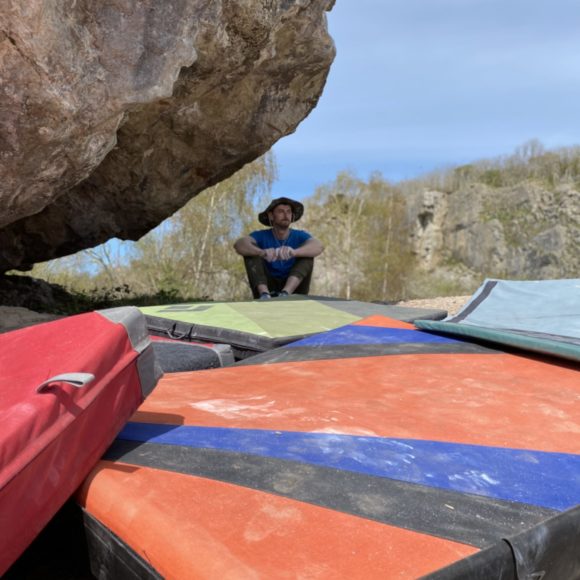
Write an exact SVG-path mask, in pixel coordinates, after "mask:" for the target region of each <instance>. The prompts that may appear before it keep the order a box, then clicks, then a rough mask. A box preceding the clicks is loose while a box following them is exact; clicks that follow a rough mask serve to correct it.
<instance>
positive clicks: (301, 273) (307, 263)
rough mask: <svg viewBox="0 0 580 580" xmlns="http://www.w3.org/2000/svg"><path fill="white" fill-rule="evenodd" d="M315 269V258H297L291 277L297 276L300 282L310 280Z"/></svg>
mask: <svg viewBox="0 0 580 580" xmlns="http://www.w3.org/2000/svg"><path fill="white" fill-rule="evenodd" d="M313 269H314V258H296V262H294V266H293V267H292V271H291V272H290V276H296V278H300V280H304V279H305V278H308V277H309V276H310V275H311V274H312V270H313Z"/></svg>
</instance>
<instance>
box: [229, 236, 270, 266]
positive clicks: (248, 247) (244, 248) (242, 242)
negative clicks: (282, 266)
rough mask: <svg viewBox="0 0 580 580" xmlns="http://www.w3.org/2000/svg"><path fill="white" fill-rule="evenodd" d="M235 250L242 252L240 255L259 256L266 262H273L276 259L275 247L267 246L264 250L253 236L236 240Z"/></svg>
mask: <svg viewBox="0 0 580 580" xmlns="http://www.w3.org/2000/svg"><path fill="white" fill-rule="evenodd" d="M234 250H235V251H236V252H237V253H238V254H240V256H246V257H248V258H249V257H252V256H259V257H260V258H264V260H266V262H273V261H274V260H275V259H276V250H275V249H274V248H267V249H265V250H263V249H262V248H260V247H259V246H258V244H257V242H256V240H254V238H252V236H244V237H243V238H240V239H239V240H237V241H236V243H235V244H234Z"/></svg>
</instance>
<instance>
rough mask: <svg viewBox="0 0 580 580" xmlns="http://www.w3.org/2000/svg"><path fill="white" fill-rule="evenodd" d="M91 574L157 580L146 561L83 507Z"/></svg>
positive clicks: (110, 579)
mask: <svg viewBox="0 0 580 580" xmlns="http://www.w3.org/2000/svg"><path fill="white" fill-rule="evenodd" d="M83 522H84V526H85V534H86V538H87V544H88V548H89V558H90V563H91V573H92V575H93V576H94V577H95V578H99V579H103V580H105V579H106V580H161V579H162V578H163V576H161V575H160V574H159V573H158V572H157V571H156V570H155V569H154V568H153V567H152V566H151V565H150V564H149V563H148V562H146V561H145V560H144V559H143V558H141V556H139V555H138V554H137V553H136V552H134V551H133V549H132V548H131V547H129V546H128V545H127V544H126V543H125V542H123V540H121V538H119V536H117V535H116V534H114V533H113V532H112V531H111V530H109V528H107V527H106V526H104V525H103V524H102V523H101V522H99V521H98V520H97V519H96V518H94V517H93V516H92V515H91V514H89V513H88V512H87V511H86V510H84V509H83Z"/></svg>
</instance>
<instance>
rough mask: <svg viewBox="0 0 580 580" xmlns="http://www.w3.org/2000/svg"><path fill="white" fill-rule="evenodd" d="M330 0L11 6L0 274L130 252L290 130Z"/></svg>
mask: <svg viewBox="0 0 580 580" xmlns="http://www.w3.org/2000/svg"><path fill="white" fill-rule="evenodd" d="M333 3H334V0H278V1H272V0H246V1H244V2H239V1H238V0H212V1H211V2H210V1H207V0H164V1H163V2H158V1H156V0H142V1H140V2H131V1H127V0H108V1H107V2H91V1H89V0H70V1H66V0H59V1H56V2H50V3H47V2H44V1H43V0H28V1H27V2H21V1H20V0H5V1H4V2H3V4H2V7H1V8H0V75H1V78H2V83H1V84H0V108H1V110H2V115H1V116H0V228H1V229H0V271H2V270H4V271H5V270H7V269H10V268H21V269H24V268H26V267H27V266H29V265H31V264H33V263H34V262H37V261H42V260H46V259H50V258H54V257H58V256H62V255H66V254H70V253H73V252H75V251H77V250H80V249H82V248H86V247H91V246H94V245H97V244H99V243H101V242H104V241H106V240H107V239H109V238H111V237H118V238H121V239H138V238H139V237H141V236H142V235H144V234H145V233H147V232H148V231H149V230H150V229H151V228H153V227H155V226H156V225H157V224H159V223H160V222H161V221H162V220H163V219H165V218H166V217H168V216H169V215H171V214H172V213H174V212H175V211H176V210H178V209H179V208H180V207H182V206H183V205H184V204H185V203H186V202H187V201H188V200H189V199H191V198H192V197H193V196H195V195H196V194H197V193H199V192H200V191H202V190H203V189H204V188H206V187H208V186H210V185H212V184H214V183H217V182H219V181H220V180H222V179H225V178H226V177H228V176H230V175H231V174H232V173H233V172H235V171H236V170H237V169H239V168H240V167H241V166H243V165H244V164H245V163H247V162H249V161H251V160H253V159H255V158H256V157H258V156H260V155H261V154H263V153H265V152H266V151H267V150H268V149H269V148H270V147H271V146H272V144H273V143H274V142H276V141H277V140H278V139H280V138H281V137H283V136H284V135H287V134H289V133H291V132H293V131H294V130H295V129H296V127H297V125H298V123H299V122H300V121H301V120H302V119H303V118H304V117H305V116H306V115H308V113H309V112H310V111H311V110H312V108H313V107H315V105H316V103H317V100H318V98H319V96H320V94H321V92H322V89H323V86H324V83H325V80H326V76H327V73H328V70H329V66H330V64H331V62H332V59H333V57H334V46H333V43H332V40H331V39H330V37H329V35H328V32H327V28H326V18H325V11H327V10H329V9H330V8H331V7H332V5H333Z"/></svg>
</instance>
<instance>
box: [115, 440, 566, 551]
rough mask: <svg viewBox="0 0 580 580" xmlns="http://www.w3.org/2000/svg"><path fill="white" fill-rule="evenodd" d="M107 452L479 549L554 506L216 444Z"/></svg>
mask: <svg viewBox="0 0 580 580" xmlns="http://www.w3.org/2000/svg"><path fill="white" fill-rule="evenodd" d="M104 459H107V460H110V461H120V462H123V463H128V464H132V465H141V466H145V467H152V468H155V469H161V470H167V471H174V472H178V473H184V474H187V475H195V476H198V477H205V478H208V479H215V480H218V481H224V482H228V483H233V484H236V485H241V486H244V487H248V488H252V489H256V490H259V491H263V492H267V493H273V494H276V495H281V496H284V497H288V498H291V499H295V500H298V501H303V502H306V503H311V504H314V505H318V506H322V507H326V508H330V509H333V510H337V511H341V512H345V513H349V514H352V515H355V516H360V517H363V518H367V519H371V520H375V521H379V522H382V523H385V524H389V525H393V526H397V527H401V528H405V529H409V530H414V531H417V532H421V533H425V534H430V535H434V536H439V537H441V538H446V539H448V540H453V541H456V542H461V543H464V544H470V545H473V546H477V547H480V548H483V547H486V546H489V545H491V544H493V543H495V542H497V541H498V539H500V538H502V537H505V536H506V535H512V534H514V533H517V532H520V531H522V530H524V529H528V528H530V527H531V526H533V525H535V524H537V523H538V522H540V521H543V520H545V519H547V518H549V517H550V516H551V515H553V514H554V513H555V512H554V511H553V510H548V509H545V508H541V507H537V506H532V505H528V504H522V503H515V502H508V501H502V500H497V499H492V498H487V497H483V496H478V495H472V494H463V493H458V492H453V491H449V490H443V489H438V488H434V487H428V486H423V485H419V484H414V483H407V482H402V481H397V480H393V479H388V478H383V477H376V476H369V475H364V474H360V473H355V472H350V471H342V470H338V469H332V468H326V467H319V466H315V465H310V464H306V463H299V462H294V461H287V460H281V459H274V458H267V457H259V456H256V455H250V454H244V453H235V452H229V451H217V450H213V449H195V448H191V447H181V446H177V445H158V444H153V443H139V442H134V441H124V440H116V441H115V442H114V443H113V445H112V446H111V447H110V448H109V450H108V451H107V453H106V455H105V457H104Z"/></svg>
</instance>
